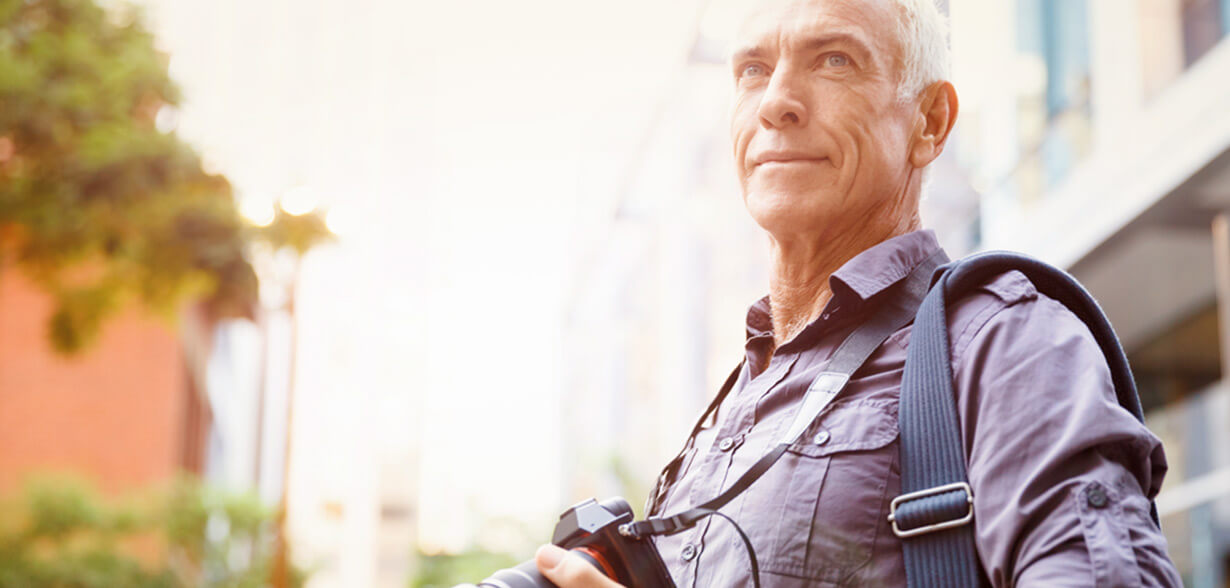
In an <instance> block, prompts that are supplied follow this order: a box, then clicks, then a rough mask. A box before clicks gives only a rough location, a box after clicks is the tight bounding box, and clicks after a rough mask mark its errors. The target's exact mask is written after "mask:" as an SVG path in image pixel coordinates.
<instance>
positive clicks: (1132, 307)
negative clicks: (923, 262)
mask: <svg viewBox="0 0 1230 588" xmlns="http://www.w3.org/2000/svg"><path fill="white" fill-rule="evenodd" d="M950 4H951V10H952V14H953V27H952V42H953V47H954V55H955V59H956V61H955V64H954V66H955V71H956V77H957V81H958V88H959V89H960V91H961V96H962V114H961V117H962V120H961V121H960V122H959V123H958V132H959V133H960V139H961V144H962V146H964V147H971V148H970V149H963V150H962V151H961V155H962V157H961V160H962V163H963V164H964V165H965V167H966V169H968V170H970V176H971V181H972V183H973V184H974V185H975V186H978V187H979V188H980V189H981V191H982V193H983V196H984V197H983V199H982V202H981V211H980V226H981V231H980V241H981V242H980V244H979V246H980V247H982V248H994V249H999V248H1004V249H1016V250H1020V251H1025V252H1028V253H1031V254H1034V255H1037V256H1039V257H1042V258H1043V259H1046V260H1048V261H1050V262H1052V263H1055V264H1056V265H1059V266H1062V267H1065V268H1068V269H1069V270H1070V271H1072V272H1073V273H1074V274H1075V275H1076V276H1077V277H1078V278H1079V279H1081V280H1082V282H1084V283H1085V285H1086V286H1087V287H1088V288H1089V289H1090V290H1091V292H1092V293H1093V294H1094V295H1095V297H1097V298H1098V300H1099V301H1100V302H1101V304H1102V306H1103V308H1104V309H1105V310H1106V312H1107V314H1108V315H1109V316H1110V319H1111V321H1112V322H1113V323H1114V325H1115V327H1116V329H1117V331H1118V333H1119V335H1120V337H1121V339H1122V342H1123V344H1124V346H1125V348H1126V349H1127V350H1128V352H1129V356H1130V359H1131V362H1132V366H1133V369H1134V371H1135V374H1136V377H1137V382H1138V386H1139V388H1140V392H1141V395H1142V399H1143V400H1144V403H1145V407H1146V411H1147V413H1148V414H1147V418H1148V421H1149V424H1150V426H1151V427H1152V428H1153V429H1154V431H1155V432H1157V433H1158V434H1159V435H1160V436H1162V438H1163V439H1164V440H1165V441H1166V447H1167V450H1168V451H1167V452H1168V454H1169V458H1170V466H1171V470H1170V474H1169V475H1168V476H1167V480H1166V485H1165V487H1164V488H1163V490H1162V495H1161V496H1160V497H1159V499H1158V506H1159V509H1160V510H1161V512H1162V513H1163V521H1162V523H1163V527H1164V529H1165V531H1166V534H1167V537H1168V540H1169V541H1170V547H1171V552H1172V554H1173V555H1174V557H1175V559H1176V561H1177V562H1178V564H1179V566H1180V569H1181V571H1182V573H1183V575H1184V579H1185V581H1186V582H1187V583H1188V584H1189V585H1191V586H1200V587H1212V586H1222V585H1223V583H1224V582H1225V580H1226V577H1227V575H1226V565H1227V564H1226V562H1227V559H1226V557H1227V554H1230V498H1227V497H1228V496H1230V439H1227V438H1226V431H1227V430H1230V398H1228V396H1227V391H1226V388H1225V387H1224V384H1223V383H1222V380H1223V379H1224V377H1225V376H1224V374H1225V373H1226V372H1225V367H1226V365H1227V364H1226V363H1224V362H1223V361H1222V360H1221V354H1223V353H1225V351H1226V350H1227V348H1228V347H1230V346H1228V345H1226V343H1225V342H1226V341H1227V340H1228V339H1227V338H1226V335H1225V333H1226V329H1225V325H1226V324H1227V321H1230V318H1228V316H1227V314H1226V310H1227V309H1230V305H1228V304H1230V299H1227V298H1226V296H1230V288H1224V289H1223V292H1222V293H1221V294H1220V295H1219V293H1218V288H1217V280H1216V279H1215V277H1216V276H1217V275H1218V272H1216V271H1215V269H1218V268H1217V266H1218V265H1219V264H1218V263H1215V260H1218V259H1220V260H1221V262H1220V264H1221V265H1222V266H1223V267H1221V268H1220V269H1221V270H1222V274H1221V275H1224V276H1228V277H1230V268H1228V267H1224V264H1225V263H1226V260H1227V259H1230V239H1223V240H1221V241H1220V242H1218V241H1217V240H1216V239H1215V238H1214V237H1215V231H1214V230H1213V227H1214V218H1215V217H1216V216H1217V215H1218V214H1220V213H1223V212H1225V211H1227V210H1228V209H1230V108H1228V107H1227V100H1226V96H1230V42H1226V41H1225V36H1226V33H1227V30H1230V3H1227V2H1225V1H1222V0H1200V1H1193V2H1182V1H1179V0H1062V1H1055V0H1016V1H1014V2H981V1H978V0H953V1H952V2H950ZM1219 298H1221V299H1222V311H1220V312H1219V310H1218V300H1219ZM1219 322H1220V323H1221V325H1222V328H1221V333H1222V334H1221V335H1219ZM1219 348H1220V349H1221V353H1219Z"/></svg>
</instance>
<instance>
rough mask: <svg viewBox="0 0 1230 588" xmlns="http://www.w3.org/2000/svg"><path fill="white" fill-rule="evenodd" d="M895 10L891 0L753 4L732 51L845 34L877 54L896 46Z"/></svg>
mask: <svg viewBox="0 0 1230 588" xmlns="http://www.w3.org/2000/svg"><path fill="white" fill-rule="evenodd" d="M894 10H895V7H894V6H893V3H892V2H889V1H888V0H759V1H754V2H752V3H750V5H749V6H748V9H747V11H746V13H745V14H744V17H743V19H742V26H741V27H740V28H739V33H738V34H737V35H736V37H735V41H734V45H733V47H732V48H733V49H734V52H735V53H736V54H738V53H740V52H742V51H746V50H748V49H765V48H769V47H766V45H769V46H773V45H776V43H777V42H778V41H779V40H781V39H783V38H786V37H797V38H806V37H812V36H818V35H822V34H828V33H844V34H847V35H850V36H853V37H856V38H858V39H861V40H863V41H864V42H865V43H867V44H868V45H870V46H871V48H872V49H873V50H874V51H876V52H891V51H893V48H894V45H895V43H894V42H893V39H894V38H895V26H894V25H895V24H896V18H897V15H896V13H895V12H894Z"/></svg>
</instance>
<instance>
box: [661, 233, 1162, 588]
mask: <svg viewBox="0 0 1230 588" xmlns="http://www.w3.org/2000/svg"><path fill="white" fill-rule="evenodd" d="M938 249H939V244H938V243H937V242H936V239H935V235H934V234H933V233H932V232H931V231H917V232H914V233H910V234H907V235H903V236H900V237H897V238H894V239H890V240H888V241H885V242H883V243H880V244H878V245H876V246H875V247H872V248H870V249H868V250H866V251H864V252H863V253H861V254H859V255H858V256H856V257H854V258H853V259H851V260H850V261H849V262H847V263H846V264H845V265H843V266H842V267H841V268H840V269H839V270H837V271H836V272H835V273H834V274H833V275H832V276H831V278H830V280H829V284H830V286H831V288H832V292H833V297H832V299H831V301H830V302H829V303H828V305H827V306H826V307H825V309H824V311H823V313H822V314H821V315H820V317H819V318H818V319H817V320H816V321H815V322H813V323H811V324H810V325H808V326H807V328H805V329H804V330H803V331H802V332H800V333H799V334H798V335H797V336H796V337H795V338H794V339H792V340H790V341H788V342H786V343H785V344H783V345H782V346H780V347H778V348H777V349H776V350H774V346H773V332H772V322H771V320H770V313H769V302H768V298H765V299H762V300H760V301H759V302H757V303H756V304H755V305H753V306H752V307H751V309H750V310H749V311H748V316H747V342H746V349H745V351H746V361H745V362H744V367H743V369H742V371H741V373H740V374H739V377H738V381H737V383H736V384H735V386H734V388H733V390H732V392H731V393H730V395H729V396H728V397H727V399H726V400H725V401H724V402H723V404H722V406H721V407H720V408H719V409H718V412H717V415H716V417H715V418H713V419H712V423H713V424H712V425H709V426H706V427H705V428H704V429H702V430H701V431H700V432H699V433H698V434H697V435H696V437H695V438H694V439H691V440H689V443H688V446H687V448H686V449H685V451H684V453H683V460H682V462H681V464H680V469H679V470H678V473H677V474H676V475H675V476H674V479H673V480H669V481H668V483H667V484H665V485H664V487H663V498H662V503H661V506H660V507H659V508H657V509H656V510H655V513H654V514H673V513H675V512H678V511H682V510H684V509H686V508H687V507H689V506H691V505H696V504H700V503H702V502H704V501H705V500H707V499H709V498H712V497H714V496H716V495H717V494H718V493H719V492H720V491H721V490H723V489H724V488H726V487H727V486H729V485H730V484H732V483H733V482H734V481H735V480H736V479H738V477H739V476H740V475H741V474H742V473H743V472H744V471H746V470H747V468H748V467H749V466H751V465H752V464H753V463H754V462H755V461H756V460H757V459H758V458H759V457H760V456H761V455H762V454H764V453H765V451H767V450H768V449H769V448H770V447H771V446H772V444H773V443H774V442H775V441H776V438H777V435H779V434H780V432H781V431H782V430H783V429H784V427H786V426H788V425H789V422H790V420H791V418H792V417H793V415H794V412H795V410H796V409H797V407H798V405H799V401H800V400H801V399H802V397H803V394H804V393H805V392H806V390H807V388H808V386H809V385H810V384H811V382H812V380H813V379H814V378H815V376H816V375H817V374H818V373H819V372H820V371H822V370H823V369H824V367H825V365H826V364H827V363H828V361H829V357H830V356H831V355H832V353H833V350H834V349H835V348H836V347H837V346H838V345H839V344H840V343H841V342H842V341H843V340H844V339H845V337H846V336H847V335H848V334H850V332H851V331H853V330H854V329H855V328H856V327H857V326H858V325H859V324H860V323H861V321H863V320H864V319H865V318H866V317H867V316H868V314H869V313H873V312H875V310H876V308H877V302H878V301H879V299H877V298H875V296H876V294H878V293H880V292H882V291H884V290H885V289H887V288H888V287H889V286H892V285H893V284H895V283H897V282H898V281H900V280H901V279H902V278H904V277H905V276H906V275H907V274H908V273H909V272H910V270H912V269H913V268H914V267H915V266H916V265H918V264H919V263H920V262H922V261H923V260H924V259H926V258H927V257H928V256H929V255H931V254H932V253H934V252H935V251H937V250H938ZM948 325H949V342H950V346H951V357H952V365H953V375H954V382H955V388H956V393H957V409H958V412H959V416H960V421H961V426H962V427H961V437H962V440H963V442H964V445H965V453H966V458H967V463H968V464H969V481H970V485H971V486H972V487H973V490H974V511H975V516H974V526H975V535H976V538H977V544H978V555H979V558H980V559H981V561H982V565H983V569H984V570H985V571H986V573H987V576H988V577H989V578H990V580H991V583H992V584H993V585H994V586H1116V587H1117V586H1141V585H1143V586H1180V585H1181V583H1180V580H1179V576H1178V573H1177V572H1176V571H1175V568H1174V566H1173V564H1172V563H1171V562H1170V559H1169V557H1168V555H1167V553H1166V541H1165V539H1164V538H1163V536H1162V534H1161V532H1160V531H1158V529H1157V528H1156V527H1155V526H1154V525H1153V523H1152V522H1151V521H1150V519H1149V498H1152V497H1153V496H1154V495H1156V494H1157V491H1158V488H1159V487H1160V486H1161V484H1162V476H1163V475H1164V474H1165V471H1166V458H1165V455H1164V454H1163V452H1162V447H1161V442H1160V441H1159V440H1158V439H1157V437H1155V436H1153V434H1152V433H1150V432H1149V431H1148V430H1147V429H1146V428H1145V427H1144V426H1142V425H1141V424H1140V423H1138V422H1136V420H1135V419H1134V418H1133V417H1132V415H1131V414H1130V413H1128V411H1126V410H1124V409H1123V408H1121V407H1120V406H1119V403H1118V402H1117V401H1116V399H1115V393H1114V388H1113V386H1112V384H1111V379H1110V371H1109V369H1108V368H1107V365H1106V361H1105V359H1104V358H1103V356H1102V353H1101V351H1100V349H1099V347H1098V345H1097V343H1096V342H1095V341H1094V339H1093V336H1092V335H1091V334H1090V332H1089V330H1088V328H1086V327H1085V325H1084V323H1082V322H1081V321H1080V320H1079V319H1077V318H1076V316H1075V315H1073V314H1072V313H1071V312H1069V311H1068V310H1067V309H1066V308H1064V307H1063V305H1061V304H1060V303H1058V302H1056V301H1055V300H1053V299H1051V298H1049V297H1047V296H1045V295H1042V294H1039V293H1038V291H1037V290H1036V289H1035V288H1034V286H1033V285H1032V284H1031V283H1030V282H1029V281H1028V280H1027V279H1026V278H1025V276H1024V275H1022V274H1020V273H1018V272H1008V273H1005V274H1003V275H1000V276H998V277H996V278H995V279H993V280H991V281H989V282H987V283H986V284H984V285H983V286H982V288H980V289H979V290H978V291H977V292H976V293H973V294H971V295H969V296H966V297H964V298H962V299H961V300H959V301H956V302H952V303H950V305H949V311H948ZM910 329H911V327H910V326H906V327H904V328H902V329H901V330H899V331H897V332H896V333H894V334H893V335H892V336H890V337H889V339H888V340H887V341H886V342H885V343H884V344H882V345H881V346H880V348H879V349H878V350H876V352H875V353H874V354H872V356H871V357H870V358H869V359H868V360H867V363H865V364H864V365H863V367H862V368H861V369H860V370H859V371H858V372H857V373H856V374H855V375H854V377H853V378H852V379H851V380H850V382H849V384H848V385H847V386H846V387H845V389H844V390H843V391H842V392H841V394H840V395H839V396H838V397H837V398H836V399H834V400H833V402H832V404H830V405H829V406H828V407H827V408H826V409H825V410H824V412H822V413H821V416H820V417H819V418H817V419H816V421H815V422H814V423H812V425H811V427H810V428H809V429H808V430H807V431H806V432H805V433H804V434H803V436H802V437H801V438H800V439H799V440H798V441H797V442H795V443H794V444H793V446H791V448H790V451H789V452H788V453H786V454H785V455H784V456H783V457H782V459H781V460H780V461H778V462H777V463H776V464H775V465H774V466H773V467H772V468H770V469H769V471H768V472H767V473H766V474H765V475H764V476H763V477H761V478H760V479H758V480H757V481H756V482H755V483H753V484H752V486H751V487H750V488H749V489H748V490H747V491H746V492H744V493H743V494H741V495H740V496H739V497H738V498H736V499H735V500H733V501H732V502H731V503H729V504H727V505H726V506H725V507H723V508H722V512H723V513H725V514H727V515H729V516H730V517H732V518H734V520H735V521H736V522H737V523H738V524H739V526H740V527H741V528H742V529H743V530H744V531H745V532H746V533H747V534H748V536H749V537H750V539H751V541H752V545H753V547H754V548H755V550H756V557H757V558H758V561H759V563H760V571H761V580H762V582H763V583H764V585H765V586H838V585H840V586H847V585H851V586H904V585H905V564H904V560H903V557H902V550H901V540H900V539H898V538H897V537H896V536H895V535H894V534H893V532H892V528H891V527H890V526H889V523H888V521H887V515H888V506H889V502H890V501H892V499H893V498H894V497H895V496H897V495H898V494H900V493H901V477H900V476H901V469H900V462H899V460H900V457H899V456H898V446H897V437H898V432H897V404H898V398H899V395H900V388H901V373H902V369H903V367H904V365H905V358H906V348H907V346H908V345H909V342H910ZM770 356H771V357H770ZM766 358H768V361H766ZM757 366H766V367H764V369H763V371H757ZM656 542H657V543H656V544H657V547H658V550H659V552H660V553H661V555H662V557H663V559H664V560H665V562H666V564H667V566H668V567H669V568H670V569H671V573H672V575H673V576H674V578H675V582H676V584H677V585H678V586H680V587H681V588H684V587H693V586H698V587H711V586H750V585H751V577H750V574H751V568H750V563H749V557H748V553H747V550H746V548H745V547H744V546H743V543H742V541H741V540H740V539H739V536H738V534H737V533H736V532H735V530H734V528H733V527H732V526H731V525H730V523H728V522H727V521H725V520H723V519H720V518H718V517H709V518H707V519H704V520H703V521H701V522H700V523H699V524H698V525H696V526H695V527H693V528H692V529H689V530H687V531H684V532H681V533H678V534H676V535H671V536H666V537H658V538H656Z"/></svg>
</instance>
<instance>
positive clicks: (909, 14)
mask: <svg viewBox="0 0 1230 588" xmlns="http://www.w3.org/2000/svg"><path fill="white" fill-rule="evenodd" d="M893 3H894V4H896V5H897V9H898V12H899V13H900V16H899V18H898V19H897V39H898V40H899V41H900V42H901V72H900V79H898V81H897V99H898V100H900V101H901V102H903V103H904V102H908V101H910V100H913V99H914V98H916V97H917V96H918V93H919V92H922V90H923V88H925V87H927V86H928V85H930V84H932V83H935V82H938V81H940V80H945V79H948V76H949V62H950V60H951V58H950V57H949V52H948V23H947V22H946V20H945V18H944V16H943V15H942V14H940V10H939V8H937V7H936V5H935V0H893Z"/></svg>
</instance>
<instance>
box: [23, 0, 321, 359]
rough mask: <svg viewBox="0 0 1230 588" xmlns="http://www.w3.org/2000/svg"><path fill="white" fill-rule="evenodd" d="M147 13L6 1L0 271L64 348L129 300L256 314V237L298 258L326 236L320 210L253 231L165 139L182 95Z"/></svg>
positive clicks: (193, 160) (216, 184)
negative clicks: (15, 279)
mask: <svg viewBox="0 0 1230 588" xmlns="http://www.w3.org/2000/svg"><path fill="white" fill-rule="evenodd" d="M139 17H140V15H139V13H138V12H137V11H136V10H135V9H133V8H131V7H122V8H117V9H112V10H110V11H108V10H103V9H102V8H100V7H99V6H98V5H96V4H95V3H94V0H0V269H3V268H5V267H9V266H13V265H15V266H17V267H19V268H21V269H22V270H23V271H24V273H26V274H27V275H29V276H30V277H32V278H33V279H34V280H35V282H36V283H37V284H39V285H40V287H42V288H43V289H45V290H46V291H47V292H48V293H49V294H50V295H51V296H52V298H53V299H54V303H55V311H54V314H53V316H52V317H51V319H50V324H49V325H48V333H49V336H50V338H51V341H52V343H53V345H54V347H55V349H57V350H59V351H61V352H64V353H72V352H75V351H78V350H80V349H82V348H83V347H84V346H86V345H87V344H89V343H90V342H91V341H92V340H93V339H94V338H95V337H96V335H97V334H98V332H99V329H100V326H101V324H102V323H103V321H104V320H105V319H106V318H107V317H109V316H111V315H113V314H114V313H115V312H117V311H118V310H120V309H121V308H123V307H124V306H125V305H127V304H129V303H133V302H135V303H139V304H141V305H143V306H145V307H146V308H149V309H152V310H154V311H156V312H159V313H161V314H163V315H166V316H171V315H173V314H174V313H175V311H176V310H177V309H178V308H179V307H180V305H181V304H183V303H184V302H185V301H186V300H194V299H199V300H202V301H203V302H204V303H205V304H206V309H207V310H208V311H209V313H210V314H211V315H212V316H213V317H215V318H222V317H228V316H244V315H248V314H249V313H250V309H251V307H252V303H253V301H254V300H255V297H256V289H257V283H256V275H255V273H254V272H253V270H252V266H251V265H250V264H249V263H248V261H247V259H246V257H245V251H246V249H247V244H248V243H249V242H251V241H252V240H254V239H261V240H265V241H268V242H269V243H270V244H271V245H273V246H274V247H280V246H291V247H295V248H296V249H299V250H300V251H301V252H302V251H304V250H306V249H307V248H308V247H310V246H311V245H313V244H315V243H317V242H319V241H320V240H321V239H322V238H324V237H325V236H327V235H328V231H327V230H326V229H325V227H324V223H323V222H322V219H321V218H320V216H319V215H307V216H304V217H291V216H289V215H279V217H278V219H277V220H276V221H275V223H274V224H273V225H271V226H269V227H266V228H263V229H257V228H255V227H252V226H250V225H247V224H245V223H244V222H243V220H242V219H241V217H240V216H239V214H238V213H237V211H236V207H235V202H234V198H233V195H232V190H231V186H230V183H229V182H228V181H227V180H226V178H224V177H223V176H221V175H216V174H210V173H207V172H206V171H204V170H203V168H202V166H201V160H200V157H199V156H198V155H197V154H196V153H195V152H194V151H193V149H192V148H191V147H189V146H188V145H187V144H185V143H184V142H183V141H181V140H180V139H179V138H178V137H177V136H176V135H175V134H174V133H169V132H161V131H159V129H158V128H157V125H156V119H157V117H158V114H159V112H161V111H162V110H163V109H164V108H173V107H174V106H175V105H176V104H177V103H178V101H179V99H180V95H179V91H178V89H177V88H176V86H175V84H174V83H173V82H172V80H171V79H170V77H169V76H168V74H167V60H166V58H165V56H164V55H162V54H160V53H159V52H158V51H157V50H156V49H155V48H154V44H153V38H152V36H151V35H150V33H149V32H147V31H146V30H145V28H144V27H143V26H142V24H141V20H140V18H139Z"/></svg>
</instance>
